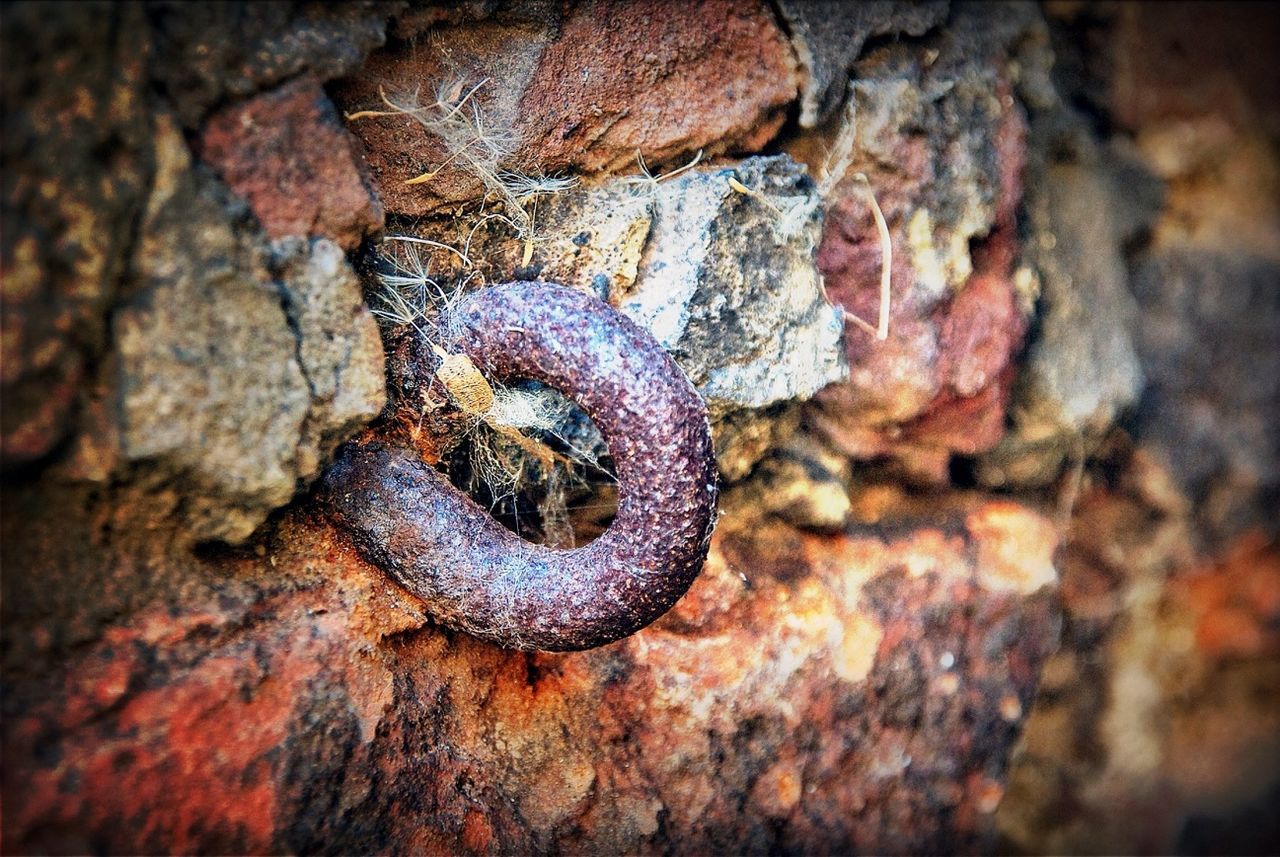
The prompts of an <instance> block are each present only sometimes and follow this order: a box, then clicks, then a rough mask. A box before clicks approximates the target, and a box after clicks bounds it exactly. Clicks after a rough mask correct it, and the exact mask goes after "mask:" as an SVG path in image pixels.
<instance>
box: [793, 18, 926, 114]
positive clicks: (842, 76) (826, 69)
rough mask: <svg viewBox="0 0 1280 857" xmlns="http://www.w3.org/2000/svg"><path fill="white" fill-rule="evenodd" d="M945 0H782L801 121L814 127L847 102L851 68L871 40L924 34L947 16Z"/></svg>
mask: <svg viewBox="0 0 1280 857" xmlns="http://www.w3.org/2000/svg"><path fill="white" fill-rule="evenodd" d="M947 6H948V3H947V2H946V0H927V1H926V2H917V3H913V2H906V3H902V2H893V0H873V2H868V3H859V4H857V5H856V6H850V5H849V4H847V3H841V2H839V0H835V2H831V0H780V2H779V3H778V10H779V12H780V13H781V14H782V19H783V20H784V21H785V22H786V26H787V30H788V31H789V33H790V34H791V45H792V47H793V48H794V49H795V52H796V58H797V59H798V60H799V63H800V69H801V71H802V72H803V73H804V78H803V82H802V84H801V87H800V125H801V126H802V127H804V128H812V127H813V126H815V125H817V124H818V123H819V122H822V121H824V120H826V119H828V118H830V117H831V114H832V113H834V112H835V111H836V110H837V109H839V107H840V105H841V104H842V103H843V101H844V94H845V88H846V86H847V83H848V75H849V70H850V69H851V68H852V67H853V64H854V61H855V60H857V59H858V56H859V55H860V54H861V53H862V48H863V46H864V45H865V44H866V43H867V40H868V39H874V38H877V37H883V36H896V35H899V34H902V35H907V36H922V35H924V34H925V32H927V31H928V30H930V29H931V28H933V27H936V26H938V25H939V24H941V23H942V22H943V21H945V20H946V18H947Z"/></svg>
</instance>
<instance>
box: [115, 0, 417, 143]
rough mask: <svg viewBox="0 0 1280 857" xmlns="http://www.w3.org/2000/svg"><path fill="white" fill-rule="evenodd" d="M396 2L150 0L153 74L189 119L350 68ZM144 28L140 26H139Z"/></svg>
mask: <svg viewBox="0 0 1280 857" xmlns="http://www.w3.org/2000/svg"><path fill="white" fill-rule="evenodd" d="M400 8H401V4H399V3H395V2H371V0H358V2H355V3H338V4H329V3H313V2H289V3H262V4H256V3H213V4H209V5H207V6H202V7H200V8H199V9H194V10H193V9H188V8H186V4H184V3H174V2H160V3H153V4H151V6H150V8H149V11H148V15H149V18H150V25H151V34H150V35H151V36H152V39H151V41H152V42H153V47H152V51H153V54H154V58H153V61H152V63H151V69H152V76H153V77H154V78H155V80H156V82H157V83H158V84H159V87H160V89H161V91H162V92H163V93H164V94H165V96H167V98H168V100H169V101H170V102H171V103H172V104H173V105H174V106H175V107H176V108H177V111H178V116H179V117H180V118H181V120H182V123H183V125H185V126H187V127H192V126H194V125H196V124H197V123H198V122H199V120H201V119H202V118H204V116H205V115H206V114H207V112H208V111H209V110H210V109H212V108H216V107H218V106H220V105H221V104H223V103H225V102H228V101H232V100H235V99H238V98H244V97H246V96H249V95H253V94H254V93H256V92H259V91H261V90H263V89H267V88H268V87H271V86H274V85H276V84H280V83H283V82H285V81H287V80H290V79H292V78H294V77H298V76H300V75H302V74H305V73H310V74H312V75H314V76H315V77H317V78H319V79H320V80H328V79H329V78H333V77H337V76H339V75H342V74H346V73H348V72H350V71H351V70H352V69H353V68H355V67H356V66H358V65H359V64H360V61H361V60H363V59H364V57H365V54H367V53H368V52H369V51H370V50H371V49H372V48H375V47H377V46H378V45H381V44H382V43H383V41H384V40H385V38H386V23H387V17H388V16H389V15H390V14H391V13H392V12H393V11H396V10H398V9H400ZM139 35H142V34H139Z"/></svg>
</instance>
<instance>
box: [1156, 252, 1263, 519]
mask: <svg viewBox="0 0 1280 857" xmlns="http://www.w3.org/2000/svg"><path fill="white" fill-rule="evenodd" d="M1277 283H1280V260H1268V259H1263V258H1259V257H1257V256H1251V255H1249V254H1247V253H1238V254H1230V255H1228V254H1225V253H1210V252H1206V251H1199V252H1197V251H1195V250H1167V251H1161V252H1154V253H1151V254H1147V255H1145V256H1144V257H1143V258H1142V259H1141V261H1140V262H1139V264H1138V266H1137V269H1136V271H1135V275H1134V280H1133V284H1134V288H1135V292H1136V294H1137V296H1138V300H1139V301H1140V302H1141V304H1142V313H1143V319H1142V325H1141V327H1140V331H1141V333H1140V336H1139V340H1138V342H1139V346H1138V347H1139V353H1140V354H1141V356H1142V361H1143V366H1144V367H1145V369H1146V372H1147V375H1148V379H1149V383H1148V386H1147V389H1146V392H1145V394H1144V396H1143V400H1142V404H1141V407H1140V408H1139V410H1138V414H1137V421H1138V426H1137V430H1138V431H1139V432H1140V433H1141V435H1142V437H1143V438H1145V440H1146V443H1147V446H1148V448H1149V449H1151V450H1152V451H1153V453H1155V454H1157V455H1159V456H1160V458H1161V459H1162V460H1163V461H1165V462H1166V463H1167V465H1168V466H1169V468H1170V470H1171V471H1172V472H1173V473H1174V474H1175V478H1176V479H1177V480H1178V482H1179V483H1180V484H1181V485H1182V486H1183V489H1184V490H1185V491H1186V493H1187V495H1188V497H1190V498H1191V500H1192V502H1193V503H1195V506H1196V508H1197V509H1198V510H1199V513H1200V520H1199V522H1198V523H1199V524H1200V530H1201V532H1203V533H1205V534H1206V535H1208V536H1210V537H1211V538H1213V539H1215V540H1218V541H1229V540H1232V539H1233V538H1235V537H1238V536H1239V534H1240V533H1242V532H1244V531H1246V530H1248V529H1250V528H1251V527H1266V528H1267V529H1270V530H1272V531H1274V530H1275V529H1276V527H1277V522H1276V518H1275V509H1276V506H1277V502H1278V501H1280V425H1278V424H1277V422H1276V419H1275V416H1276V415H1277V414H1280V289H1277V287H1276V286H1277ZM1189 403H1190V406H1188V405H1189ZM1266 415H1270V416H1269V417H1268V416H1266Z"/></svg>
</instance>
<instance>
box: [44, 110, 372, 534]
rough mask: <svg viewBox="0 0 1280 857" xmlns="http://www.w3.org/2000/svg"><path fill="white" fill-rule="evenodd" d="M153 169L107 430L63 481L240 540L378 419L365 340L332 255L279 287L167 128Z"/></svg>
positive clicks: (301, 265) (320, 253)
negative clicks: (173, 512)
mask: <svg viewBox="0 0 1280 857" xmlns="http://www.w3.org/2000/svg"><path fill="white" fill-rule="evenodd" d="M157 153H158V154H157V164H158V167H157V175H156V182H155V187H154V188H153V190H152V195H151V198H150V200H149V201H148V204H147V210H146V214H145V216H144V218H143V221H142V224H141V228H140V230H139V238H138V241H139V248H138V250H139V252H138V256H137V260H136V263H135V271H134V274H133V281H134V286H133V289H132V291H133V297H132V298H131V299H130V301H129V302H128V303H127V304H125V305H124V306H122V307H121V308H120V310H119V311H118V312H117V313H116V314H115V316H114V319H113V333H114V338H115V341H116V351H115V354H114V359H113V366H114V367H115V376H114V377H110V378H106V379H104V384H105V386H106V387H107V390H108V392H106V393H105V397H107V398H108V399H109V400H114V407H112V408H110V409H109V410H107V411H104V412H102V413H101V414H98V416H100V417H101V418H102V419H103V420H106V421H110V422H111V425H110V427H109V428H107V427H104V426H102V425H94V426H92V427H91V428H89V429H87V430H86V433H85V436H84V438H83V439H82V440H81V441H80V442H79V443H78V444H77V445H76V448H75V455H74V456H73V457H72V459H71V461H70V463H69V466H68V468H67V472H68V475H71V476H73V477H77V478H89V479H94V480H100V481H106V480H107V479H108V478H111V477H113V476H114V477H115V478H120V477H121V476H124V477H125V478H132V479H136V480H137V481H139V482H143V483H149V484H151V485H153V486H159V485H166V486H168V490H169V491H171V492H174V493H175V494H176V496H177V497H178V498H181V499H180V500H176V501H175V502H178V503H180V504H181V506H182V512H181V515H180V519H181V523H182V525H183V527H184V529H185V531H186V534H187V536H188V537H189V538H192V539H210V538H219V539H227V540H231V541H236V540H241V539H244V538H245V537H246V536H248V535H249V533H250V532H251V531H252V530H253V528H254V527H256V526H257V525H258V524H259V523H261V522H262V520H263V519H264V518H265V517H266V515H267V513H268V512H270V511H271V510H272V509H274V508H276V507H278V506H281V505H283V504H284V503H286V502H288V500H289V499H290V498H291V497H292V496H293V494H294V491H295V490H296V489H297V487H298V480H300V479H301V480H307V479H309V478H310V477H313V476H314V475H315V474H316V471H317V469H318V466H319V462H320V459H321V458H322V457H323V456H325V455H327V454H328V452H330V451H332V448H333V446H334V445H336V443H337V442H338V441H339V440H341V439H343V438H344V437H345V436H346V435H348V434H349V433H350V432H351V431H352V430H353V429H354V428H356V427H357V426H358V425H359V424H360V423H362V422H365V421H367V420H369V419H371V418H372V417H374V416H376V415H377V413H378V412H379V411H380V410H381V408H382V405H383V402H384V399H385V394H384V391H383V382H382V367H381V347H380V343H379V340H378V334H377V328H376V326H375V325H374V323H373V319H372V317H371V316H370V315H369V314H368V311H367V310H366V309H364V307H363V305H362V301H361V298H360V293H359V286H358V283H357V281H356V279H355V276H354V272H353V271H352V270H351V268H350V266H349V265H348V263H347V262H346V260H345V259H344V258H343V256H342V253H341V250H340V249H339V248H338V247H337V246H336V245H334V244H332V243H331V242H328V241H324V240H319V241H317V242H316V243H315V244H314V245H312V246H311V247H310V248H309V249H302V250H299V251H298V252H297V253H296V255H295V257H294V259H293V260H292V261H293V265H292V267H291V268H290V271H289V275H286V276H285V277H284V278H283V279H282V280H279V281H278V280H276V279H275V278H274V277H273V275H272V273H271V272H270V270H269V268H268V265H269V262H270V259H269V256H268V252H267V247H266V245H265V243H264V242H263V241H262V239H261V237H260V235H259V233H257V232H256V231H254V230H253V229H252V227H251V225H250V224H249V223H248V222H246V221H247V218H246V217H244V213H243V210H241V217H240V221H239V222H237V221H235V220H232V219H229V218H228V213H229V212H230V213H232V214H233V215H234V212H235V206H234V204H233V203H232V202H231V201H230V200H229V199H227V198H226V197H225V191H223V190H221V189H220V188H219V186H218V185H217V184H216V183H215V182H213V181H211V180H210V179H209V178H208V176H207V175H205V174H202V173H200V172H198V171H196V172H192V171H191V169H190V166H191V164H190V154H189V152H188V151H187V149H186V145H185V143H184V142H183V141H182V139H181V137H180V136H179V135H178V132H177V131H176V130H175V129H174V128H173V127H172V126H168V127H167V128H166V126H165V125H164V124H163V123H162V125H161V133H160V136H159V139H158V144H157ZM290 275H291V276H290ZM117 421H118V422H117ZM104 438H109V440H105V439H104ZM130 468H132V469H133V472H132V473H129V472H128V471H129V470H130Z"/></svg>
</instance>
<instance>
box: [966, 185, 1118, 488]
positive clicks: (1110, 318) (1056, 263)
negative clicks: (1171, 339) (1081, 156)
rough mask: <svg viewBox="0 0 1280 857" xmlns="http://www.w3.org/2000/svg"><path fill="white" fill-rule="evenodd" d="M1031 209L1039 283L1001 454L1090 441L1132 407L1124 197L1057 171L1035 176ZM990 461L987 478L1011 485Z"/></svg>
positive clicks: (1011, 469) (1011, 472) (997, 462)
mask: <svg viewBox="0 0 1280 857" xmlns="http://www.w3.org/2000/svg"><path fill="white" fill-rule="evenodd" d="M1038 186H1039V187H1040V188H1041V190H1040V191H1038V192H1037V197H1036V199H1035V200H1034V202H1032V203H1031V205H1030V207H1031V211H1032V218H1033V222H1035V223H1037V225H1038V227H1039V228H1038V229H1037V234H1036V238H1035V241H1034V244H1033V249H1032V250H1031V251H1030V252H1031V254H1032V256H1033V258H1035V260H1036V268H1037V271H1038V274H1039V284H1040V313H1039V316H1038V319H1037V322H1038V326H1039V330H1038V334H1037V337H1036V341H1035V342H1034V343H1033V344H1032V345H1031V346H1030V349H1029V352H1028V355H1027V366H1026V369H1025V370H1024V372H1023V374H1022V376H1021V378H1020V379H1019V385H1020V389H1019V391H1018V411H1017V417H1016V420H1015V426H1014V431H1015V437H1013V438H1011V441H1010V446H1014V447H1016V446H1019V445H1021V444H1024V443H1027V442H1032V443H1036V442H1040V441H1043V440H1045V439H1046V438H1052V437H1054V436H1055V435H1057V436H1064V435H1065V436H1070V435H1076V436H1078V435H1081V434H1089V435H1094V436H1097V435H1098V434H1100V433H1101V432H1102V431H1104V430H1105V429H1106V428H1107V427H1109V426H1110V425H1111V423H1112V422H1113V421H1114V420H1115V418H1116V417H1117V416H1118V415H1119V413H1120V411H1121V410H1122V409H1123V408H1124V407H1126V406H1127V405H1129V404H1131V403H1132V402H1134V401H1135V400H1136V399H1137V397H1138V394H1139V392H1140V391H1141V389H1142V384H1143V378H1142V367H1141V366H1140V364H1139V362H1138V355H1137V352H1136V350H1135V348H1134V344H1133V329H1134V325H1135V324H1136V321H1137V318H1136V317H1137V312H1138V307H1137V304H1136V303H1135V302H1134V300H1133V296H1132V294H1131V292H1130V290H1129V278H1128V271H1127V269H1126V266H1125V262H1124V258H1123V257H1122V255H1121V242H1122V241H1123V240H1124V238H1125V237H1126V236H1125V233H1124V231H1123V230H1122V227H1121V225H1120V224H1119V223H1118V222H1117V219H1116V217H1115V216H1114V213H1113V212H1114V209H1115V206H1114V200H1115V199H1117V198H1118V197H1119V195H1120V194H1121V193H1123V192H1126V191H1123V190H1121V189H1120V188H1115V187H1112V186H1111V185H1110V184H1109V183H1108V178H1107V173H1105V172H1101V171H1099V170H1096V169H1090V168H1088V167H1084V166H1078V165H1067V164H1060V165H1056V166H1052V167H1050V168H1049V169H1048V170H1047V172H1046V173H1045V174H1044V175H1043V182H1042V183H1040V184H1039V185H1038ZM1006 456H1007V453H1006V451H1005V450H1000V451H998V452H997V453H996V454H995V455H994V456H993V457H992V458H991V459H989V467H990V473H989V474H988V475H987V478H989V479H992V480H993V481H994V482H995V483H996V484H1007V482H1008V481H1010V479H1013V480H1015V481H1016V480H1017V478H1018V477H1019V475H1020V474H1019V471H1018V469H1017V467H1016V465H1014V466H1007V465H1006V466H1002V463H1001V459H1002V458H1003V457H1006Z"/></svg>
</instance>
